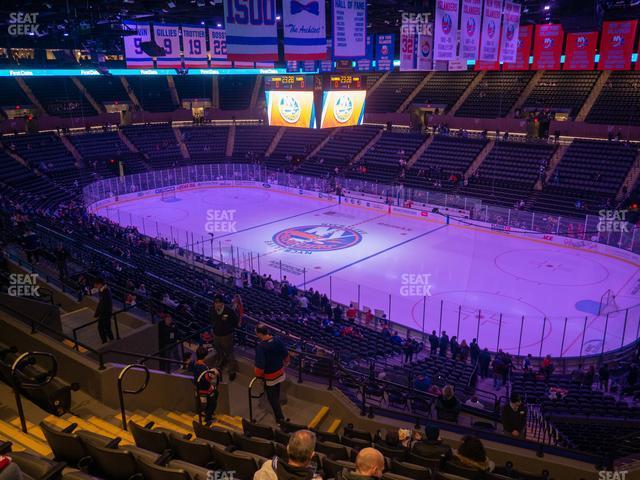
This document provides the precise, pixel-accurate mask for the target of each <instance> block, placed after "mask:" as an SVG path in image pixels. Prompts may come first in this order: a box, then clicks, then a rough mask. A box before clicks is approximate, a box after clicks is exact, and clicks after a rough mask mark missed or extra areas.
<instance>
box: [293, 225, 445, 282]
mask: <svg viewBox="0 0 640 480" xmlns="http://www.w3.org/2000/svg"><path fill="white" fill-rule="evenodd" d="M446 226H447V225H441V226H440V227H437V228H434V229H433V230H429V231H428V232H424V233H421V234H420V235H417V236H415V237H413V238H409V239H407V240H405V241H404V242H400V243H396V244H395V245H391V246H390V247H387V248H385V249H383V250H380V251H379V252H376V253H372V254H371V255H369V256H368V257H363V258H361V259H359V260H356V261H355V262H351V263H348V264H346V265H343V266H342V267H340V268H336V269H335V270H333V271H331V272H328V273H325V274H324V275H320V276H319V277H316V278H314V279H312V280H307V285H309V284H311V283H313V282H315V281H316V280H320V279H322V278H325V277H328V276H330V275H333V274H334V273H336V272H339V271H340V270H344V269H346V268H350V267H353V266H354V265H356V264H357V263H361V262H364V261H365V260H369V259H370V258H373V257H377V256H378V255H381V254H383V253H386V252H388V251H389V250H393V249H394V248H397V247H401V246H402V245H405V244H407V243H409V242H413V241H414V240H417V239H419V238H422V237H424V236H426V235H429V234H430V233H433V232H437V231H438V230H440V229H442V228H445V227H446ZM300 285H302V284H300ZM300 285H298V286H300Z"/></svg>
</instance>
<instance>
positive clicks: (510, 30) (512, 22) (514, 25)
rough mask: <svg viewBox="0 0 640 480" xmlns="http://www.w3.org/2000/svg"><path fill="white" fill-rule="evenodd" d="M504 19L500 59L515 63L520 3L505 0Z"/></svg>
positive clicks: (503, 61) (504, 61)
mask: <svg viewBox="0 0 640 480" xmlns="http://www.w3.org/2000/svg"><path fill="white" fill-rule="evenodd" d="M503 19H504V20H503V25H502V35H501V40H500V61H501V62H502V63H515V61H516V55H517V52H518V39H519V36H518V30H519V27H520V4H518V3H514V2H511V1H510V0H505V2H504V14H503Z"/></svg>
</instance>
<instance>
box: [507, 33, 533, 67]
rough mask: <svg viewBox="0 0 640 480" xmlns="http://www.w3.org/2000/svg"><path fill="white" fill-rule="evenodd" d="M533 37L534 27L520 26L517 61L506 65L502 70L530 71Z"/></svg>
mask: <svg viewBox="0 0 640 480" xmlns="http://www.w3.org/2000/svg"><path fill="white" fill-rule="evenodd" d="M532 37H533V25H520V29H519V30H518V49H517V51H516V61H515V62H513V63H505V64H504V65H502V70H529V57H530V56H531V45H532V43H533V42H532Z"/></svg>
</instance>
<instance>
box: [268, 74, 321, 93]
mask: <svg viewBox="0 0 640 480" xmlns="http://www.w3.org/2000/svg"><path fill="white" fill-rule="evenodd" d="M264 89H265V90H313V76H311V75H276V76H269V77H265V79H264Z"/></svg>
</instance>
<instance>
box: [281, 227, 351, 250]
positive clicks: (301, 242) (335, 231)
mask: <svg viewBox="0 0 640 480" xmlns="http://www.w3.org/2000/svg"><path fill="white" fill-rule="evenodd" d="M361 241H362V234H360V233H359V232H357V231H355V230H353V229H351V228H349V227H343V226H341V225H305V226H302V227H293V228H287V229H286V230H282V231H280V232H278V233H276V234H275V235H274V236H273V242H274V243H275V244H276V245H278V246H280V247H283V248H286V249H291V250H297V251H303V252H333V251H335V250H342V249H344V248H349V247H353V246H354V245H357V244H358V243H360V242H361Z"/></svg>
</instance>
